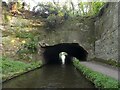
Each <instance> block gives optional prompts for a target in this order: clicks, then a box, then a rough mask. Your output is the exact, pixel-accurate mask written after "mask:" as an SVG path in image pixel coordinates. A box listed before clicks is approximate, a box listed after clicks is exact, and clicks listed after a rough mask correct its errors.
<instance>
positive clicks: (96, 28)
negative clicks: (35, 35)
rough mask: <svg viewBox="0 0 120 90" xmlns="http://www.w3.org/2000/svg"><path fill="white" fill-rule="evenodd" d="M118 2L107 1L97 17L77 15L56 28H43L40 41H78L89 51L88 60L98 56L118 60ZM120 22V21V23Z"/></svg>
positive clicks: (55, 42) (51, 42) (52, 42)
mask: <svg viewBox="0 0 120 90" xmlns="http://www.w3.org/2000/svg"><path fill="white" fill-rule="evenodd" d="M118 6H119V5H118V2H110V3H107V4H106V5H105V6H104V7H103V8H102V9H101V11H100V13H99V14H98V15H97V16H95V17H84V18H83V17H80V16H79V17H76V18H74V19H72V18H71V19H69V20H67V21H66V22H65V23H64V24H63V25H61V26H60V27H59V28H56V29H54V30H50V31H49V32H48V31H47V30H45V31H43V30H41V32H40V33H41V37H40V42H44V43H47V44H48V45H49V46H52V45H56V44H59V43H78V44H79V45H80V46H82V47H83V48H84V49H85V50H86V51H87V52H88V60H90V59H92V58H94V57H96V58H101V59H105V60H108V59H113V60H115V61H117V60H118V26H120V25H118ZM119 24H120V23H119Z"/></svg>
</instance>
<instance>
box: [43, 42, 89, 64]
mask: <svg viewBox="0 0 120 90" xmlns="http://www.w3.org/2000/svg"><path fill="white" fill-rule="evenodd" d="M41 48H44V52H43V57H44V59H45V62H46V63H48V64H61V63H62V60H61V59H60V56H59V54H60V53H61V52H65V53H67V55H65V64H69V63H71V62H72V60H73V59H72V58H73V57H76V58H77V59H79V60H80V61H86V60H87V55H88V52H87V51H86V50H85V49H84V48H83V47H81V46H80V45H79V44H78V43H60V44H56V45H52V46H47V45H45V46H42V45H41Z"/></svg>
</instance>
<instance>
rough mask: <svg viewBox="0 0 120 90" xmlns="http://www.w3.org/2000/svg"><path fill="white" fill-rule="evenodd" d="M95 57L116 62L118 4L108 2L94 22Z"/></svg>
mask: <svg viewBox="0 0 120 90" xmlns="http://www.w3.org/2000/svg"><path fill="white" fill-rule="evenodd" d="M95 37H96V41H95V57H97V58H101V59H104V60H111V59H112V60H118V3H117V2H110V3H108V4H106V6H105V7H104V8H103V9H102V10H101V12H100V15H98V17H97V18H96V21H95Z"/></svg>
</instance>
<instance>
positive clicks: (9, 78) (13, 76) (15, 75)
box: [2, 63, 44, 83]
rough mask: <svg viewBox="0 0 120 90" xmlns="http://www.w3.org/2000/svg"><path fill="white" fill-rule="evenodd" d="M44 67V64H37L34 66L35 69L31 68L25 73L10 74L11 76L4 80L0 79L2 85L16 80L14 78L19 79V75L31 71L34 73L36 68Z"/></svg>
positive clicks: (24, 72)
mask: <svg viewBox="0 0 120 90" xmlns="http://www.w3.org/2000/svg"><path fill="white" fill-rule="evenodd" d="M43 66H44V64H42V63H41V64H39V65H38V66H36V67H33V68H30V69H28V70H27V71H22V72H19V73H18V72H16V73H14V74H12V75H10V76H9V75H8V76H6V77H5V79H2V83H4V82H7V81H9V80H11V79H14V78H16V77H19V76H21V75H23V74H26V73H29V72H31V71H34V70H36V69H38V68H41V67H43Z"/></svg>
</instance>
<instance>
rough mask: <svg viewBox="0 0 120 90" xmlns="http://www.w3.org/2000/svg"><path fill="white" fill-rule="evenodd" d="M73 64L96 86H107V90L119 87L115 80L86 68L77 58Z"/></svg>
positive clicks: (103, 87) (102, 87)
mask: <svg viewBox="0 0 120 90" xmlns="http://www.w3.org/2000/svg"><path fill="white" fill-rule="evenodd" d="M73 64H74V66H75V67H76V68H77V69H78V70H80V71H81V72H82V73H83V74H84V75H85V76H86V78H87V79H89V80H90V81H91V82H93V83H94V84H95V86H96V87H97V88H101V89H105V88H109V90H110V89H111V90H113V88H119V87H120V84H118V81H117V80H115V79H113V78H111V77H109V76H106V75H104V74H101V73H99V72H96V71H93V70H91V69H89V68H87V67H86V66H84V65H82V64H81V63H80V61H79V60H74V62H73ZM115 90H116V89H115Z"/></svg>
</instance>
